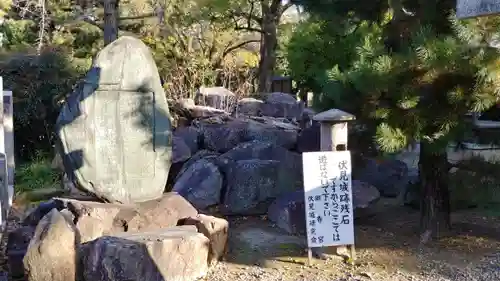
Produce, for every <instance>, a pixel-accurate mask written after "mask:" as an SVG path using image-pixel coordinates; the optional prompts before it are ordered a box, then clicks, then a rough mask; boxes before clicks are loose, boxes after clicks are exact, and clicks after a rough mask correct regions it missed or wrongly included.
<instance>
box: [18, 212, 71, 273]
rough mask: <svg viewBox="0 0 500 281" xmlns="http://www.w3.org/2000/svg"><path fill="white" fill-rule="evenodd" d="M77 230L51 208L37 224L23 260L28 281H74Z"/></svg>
mask: <svg viewBox="0 0 500 281" xmlns="http://www.w3.org/2000/svg"><path fill="white" fill-rule="evenodd" d="M78 243H79V236H78V231H77V230H76V228H75V225H73V223H72V222H71V221H68V220H67V219H66V218H65V217H64V216H63V215H62V214H61V213H60V212H59V211H57V210H56V209H53V210H52V211H51V212H50V213H48V214H47V215H46V216H45V217H43V219H42V220H41V221H40V223H39V224H38V226H37V227H36V230H35V235H34V236H33V238H32V239H31V241H30V244H29V247H28V251H27V253H26V256H25V257H24V270H25V272H26V276H27V279H28V280H29V281H70V280H75V273H76V260H77V256H76V246H77V244H78Z"/></svg>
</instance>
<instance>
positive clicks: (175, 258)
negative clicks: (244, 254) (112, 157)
mask: <svg viewBox="0 0 500 281" xmlns="http://www.w3.org/2000/svg"><path fill="white" fill-rule="evenodd" d="M227 235H228V223H227V221H226V220H223V219H219V218H215V217H212V216H207V215H203V214H199V213H198V211H197V210H196V209H195V208H194V207H193V206H192V205H191V204H190V203H189V202H187V201H186V200H185V199H184V198H182V197H181V196H179V195H178V194H176V193H166V194H164V195H163V196H162V197H161V198H159V199H156V200H152V201H147V202H142V203H137V204H134V205H124V204H110V203H99V202H94V201H78V200H72V199H63V198H55V199H53V200H51V201H49V202H46V203H44V204H42V205H41V206H40V207H39V208H37V209H35V210H34V211H33V212H32V213H30V214H29V215H28V216H27V217H26V218H25V219H24V221H23V226H22V227H21V228H19V229H17V230H15V231H13V232H11V233H10V234H9V237H8V241H9V242H8V245H7V250H6V251H7V256H8V261H9V269H10V274H11V276H12V277H20V276H23V275H24V274H25V275H26V277H27V279H28V280H37V281H39V280H54V281H59V280H60V281H69V280H88V281H90V280H92V281H95V280H103V281H104V280H106V281H118V280H179V281H180V280H195V279H197V278H199V277H202V276H204V275H205V274H206V273H207V271H208V269H209V267H211V266H213V265H214V264H215V263H216V262H217V261H218V260H219V259H220V258H221V257H222V255H223V254H224V253H225V249H226V242H227Z"/></svg>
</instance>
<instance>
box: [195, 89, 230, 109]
mask: <svg viewBox="0 0 500 281" xmlns="http://www.w3.org/2000/svg"><path fill="white" fill-rule="evenodd" d="M195 103H196V104H197V105H201V106H208V107H212V108H216V109H220V110H224V111H226V112H232V111H233V109H234V107H235V106H236V95H235V94H234V93H233V92H231V91H229V90H228V89H226V88H224V87H209V88H206V87H201V88H200V89H199V90H198V92H197V93H196V96H195Z"/></svg>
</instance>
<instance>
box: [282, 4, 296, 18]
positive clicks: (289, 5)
mask: <svg viewBox="0 0 500 281" xmlns="http://www.w3.org/2000/svg"><path fill="white" fill-rule="evenodd" d="M292 6H293V4H292V3H290V2H288V3H286V4H285V5H282V6H281V7H280V9H279V16H282V15H283V13H285V12H286V10H288V9H289V8H290V7H292Z"/></svg>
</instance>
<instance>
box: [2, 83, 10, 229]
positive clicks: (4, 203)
mask: <svg viewBox="0 0 500 281" xmlns="http://www.w3.org/2000/svg"><path fill="white" fill-rule="evenodd" d="M0 93H3V80H2V77H0ZM6 170H7V159H6V157H5V147H4V136H3V98H2V99H0V210H1V211H0V227H1V230H2V232H3V229H4V227H5V225H6V222H7V213H8V208H9V191H8V190H9V189H8V180H7V177H8V173H7V172H5V171H6Z"/></svg>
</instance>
